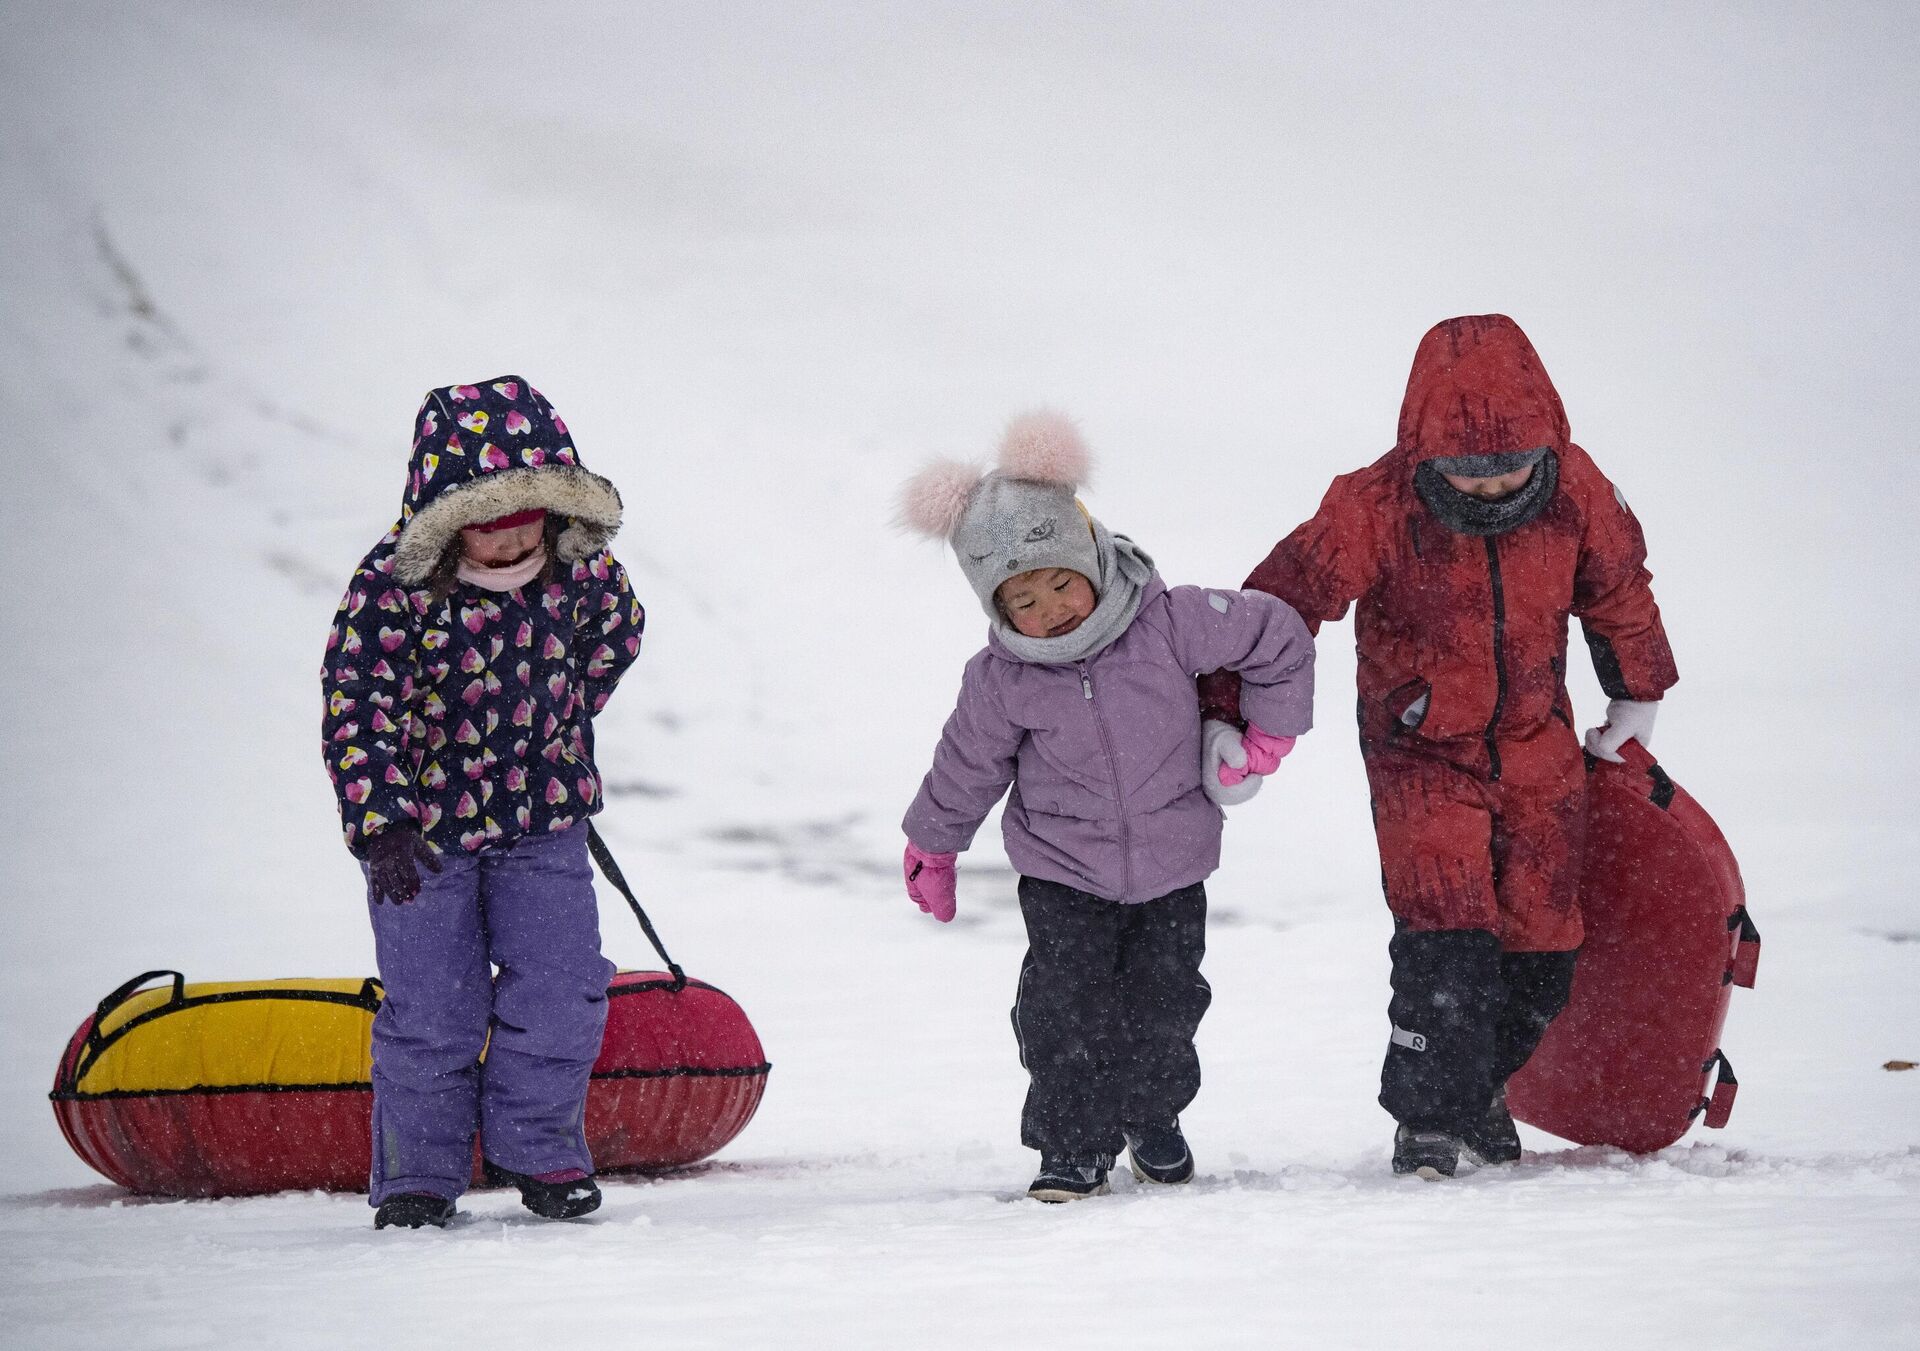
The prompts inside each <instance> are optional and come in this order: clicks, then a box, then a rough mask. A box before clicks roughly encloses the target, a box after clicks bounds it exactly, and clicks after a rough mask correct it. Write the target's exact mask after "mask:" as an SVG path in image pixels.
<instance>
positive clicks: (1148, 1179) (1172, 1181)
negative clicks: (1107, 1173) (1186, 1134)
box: [1127, 1154, 1193, 1187]
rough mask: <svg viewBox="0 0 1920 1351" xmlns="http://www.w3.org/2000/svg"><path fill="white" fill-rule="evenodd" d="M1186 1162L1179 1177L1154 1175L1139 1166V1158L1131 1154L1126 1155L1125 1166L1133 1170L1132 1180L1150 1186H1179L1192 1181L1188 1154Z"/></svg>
mask: <svg viewBox="0 0 1920 1351" xmlns="http://www.w3.org/2000/svg"><path fill="white" fill-rule="evenodd" d="M1186 1162H1187V1171H1186V1172H1184V1173H1182V1174H1181V1175H1180V1176H1179V1177H1155V1176H1154V1175H1153V1174H1151V1173H1149V1172H1148V1171H1147V1170H1146V1169H1144V1168H1142V1167H1141V1166H1140V1160H1138V1159H1136V1158H1134V1157H1133V1156H1132V1155H1131V1154H1129V1155H1128V1156H1127V1167H1129V1168H1131V1169H1132V1170H1133V1177H1134V1180H1135V1181H1136V1182H1144V1183H1146V1184H1147V1185H1148V1186H1150V1187H1181V1186H1185V1185H1186V1184H1187V1183H1189V1182H1191V1181H1193V1159H1192V1157H1191V1156H1189V1157H1188V1158H1187V1161H1186Z"/></svg>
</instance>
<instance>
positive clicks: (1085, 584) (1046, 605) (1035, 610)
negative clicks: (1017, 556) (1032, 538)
mask: <svg viewBox="0 0 1920 1351" xmlns="http://www.w3.org/2000/svg"><path fill="white" fill-rule="evenodd" d="M993 598H994V599H995V600H996V601H998V602H999V603H1000V611H1001V613H1002V614H1004V615H1006V617H1007V622H1008V623H1009V624H1011V625H1013V627H1014V628H1015V629H1016V630H1017V631H1019V632H1020V633H1023V634H1025V635H1026V636H1027V637H1029V638H1058V637H1061V636H1062V635H1063V634H1068V633H1072V632H1073V631H1074V630H1075V629H1077V628H1079V627H1080V622H1081V621H1082V620H1084V619H1085V618H1086V617H1087V616H1088V615H1090V614H1092V613H1093V607H1094V604H1095V602H1096V600H1097V597H1095V595H1094V594H1093V583H1092V582H1090V581H1088V580H1087V579H1086V578H1085V577H1082V576H1081V575H1080V574H1079V573H1077V572H1073V571H1070V570H1069V569H1067V568H1038V569H1035V570H1034V571H1032V572H1022V573H1019V574H1018V575H1016V576H1013V577H1009V578H1007V580H1006V581H1004V582H1002V583H1000V588H999V590H997V591H995V592H994V593H993Z"/></svg>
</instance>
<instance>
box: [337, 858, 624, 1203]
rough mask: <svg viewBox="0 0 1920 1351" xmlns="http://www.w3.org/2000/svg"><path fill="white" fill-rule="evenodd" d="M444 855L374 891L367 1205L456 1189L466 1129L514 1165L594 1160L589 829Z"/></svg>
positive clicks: (600, 1001)
mask: <svg viewBox="0 0 1920 1351" xmlns="http://www.w3.org/2000/svg"><path fill="white" fill-rule="evenodd" d="M441 862H442V865H443V870H442V871H441V872H439V873H438V874H435V873H430V872H427V871H425V870H424V869H423V870H422V871H421V878H420V880H421V884H422V885H421V887H420V894H419V896H417V897H415V898H414V899H413V900H412V901H409V902H408V903H407V904H405V905H395V904H393V903H392V902H390V901H381V902H374V901H372V900H371V894H369V902H368V908H369V911H370V912H371V914H372V916H373V942H374V952H375V955H376V957H377V959H378V961H379V965H380V981H381V983H382V984H383V985H385V986H386V990H387V997H386V1002H384V1003H383V1004H381V1006H380V1012H379V1014H378V1015H377V1016H376V1017H375V1018H374V1020H373V1177H372V1180H371V1184H370V1187H369V1191H370V1196H369V1200H370V1201H371V1202H372V1203H373V1204H374V1205H376V1206H377V1205H379V1204H380V1203H381V1202H382V1201H384V1200H386V1199H387V1197H389V1196H393V1195H396V1194H398V1193H400V1192H429V1193H431V1194H433V1195H435V1196H444V1197H446V1198H447V1199H448V1200H453V1199H454V1198H456V1197H458V1196H459V1195H460V1193H462V1192H463V1191H465V1190H466V1189H467V1183H468V1181H469V1179H470V1178H471V1176H472V1172H473V1133H474V1130H475V1129H476V1128H478V1129H479V1131H480V1133H481V1137H482V1140H483V1141H484V1145H485V1150H486V1155H487V1158H489V1159H490V1160H492V1161H493V1162H494V1163H497V1164H499V1165H500V1166H501V1167H502V1168H507V1169H510V1170H512V1171H513V1172H516V1173H546V1172H552V1171H555V1170H558V1169H562V1168H582V1169H585V1170H587V1171H588V1172H591V1171H592V1170H593V1160H592V1158H591V1157H590V1156H589V1155H588V1153H587V1140H586V1133H585V1125H584V1119H585V1116H586V1109H587V1075H588V1072H589V1071H590V1070H591V1069H592V1068H593V1062H594V1059H595V1057H596V1056H598V1055H599V1054H600V1038H601V1034H602V1032H603V1031H604V1030H605V1028H606V1021H607V982H608V981H609V980H611V979H612V978H613V973H614V969H615V968H614V965H613V963H612V962H609V961H608V960H607V959H606V958H604V957H602V956H601V955H600V923H599V913H598V911H597V910H596V908H595V906H594V899H593V879H592V873H591V870H590V868H589V865H588V863H587V827H586V824H585V823H584V822H582V823H581V824H580V825H577V826H574V827H573V828H572V829H571V830H566V831H562V832H560V833H558V834H553V835H537V836H522V837H521V838H520V839H518V840H515V841H514V842H513V843H512V844H510V845H506V846H504V847H501V848H489V849H484V850H482V851H481V852H480V853H478V854H473V855H458V856H456V855H454V854H451V853H448V854H442V855H441ZM496 966H497V967H498V968H499V975H498V976H496V975H494V973H493V969H492V968H493V967H496ZM489 1030H491V1033H492V1037H491V1040H489V1037H488V1033H489ZM482 1048H485V1050H486V1057H487V1058H486V1061H485V1063H484V1064H483V1063H481V1060H480V1053H481V1050H482Z"/></svg>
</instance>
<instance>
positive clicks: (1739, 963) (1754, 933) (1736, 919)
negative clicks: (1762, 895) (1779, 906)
mask: <svg viewBox="0 0 1920 1351" xmlns="http://www.w3.org/2000/svg"><path fill="white" fill-rule="evenodd" d="M1727 931H1728V932H1729V933H1738V934H1739V935H1740V940H1739V942H1737V943H1736V944H1734V948H1733V962H1732V964H1731V965H1729V966H1728V967H1727V980H1728V981H1730V982H1732V983H1733V984H1735V985H1738V986H1739V987H1740V988H1741V989H1743V990H1751V989H1752V988H1753V979H1754V976H1755V975H1757V974H1758V973H1759V970H1760V930H1759V929H1757V928H1755V927H1754V923H1753V916H1751V915H1749V914H1748V913H1747V907H1746V906H1744V905H1743V906H1741V907H1740V908H1739V909H1738V910H1736V911H1734V912H1733V913H1732V914H1731V915H1728V916H1727Z"/></svg>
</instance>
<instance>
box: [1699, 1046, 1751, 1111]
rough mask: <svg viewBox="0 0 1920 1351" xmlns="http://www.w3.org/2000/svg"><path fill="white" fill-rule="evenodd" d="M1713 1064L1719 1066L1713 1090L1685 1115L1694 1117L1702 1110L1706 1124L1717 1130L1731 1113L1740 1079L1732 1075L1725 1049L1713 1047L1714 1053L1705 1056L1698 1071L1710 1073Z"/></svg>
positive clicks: (1730, 1064)
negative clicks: (1718, 1074) (1718, 1073)
mask: <svg viewBox="0 0 1920 1351" xmlns="http://www.w3.org/2000/svg"><path fill="white" fill-rule="evenodd" d="M1715 1065H1718V1066H1719V1067H1720V1077H1719V1078H1718V1080H1716V1081H1715V1083H1714V1085H1713V1091H1712V1092H1711V1093H1709V1094H1708V1095H1707V1096H1706V1097H1704V1098H1702V1099H1700V1101H1699V1102H1698V1103H1696V1104H1695V1105H1694V1108H1693V1110H1692V1111H1691V1112H1689V1113H1687V1115H1688V1116H1690V1117H1694V1116H1699V1115H1700V1114H1701V1113H1702V1112H1704V1113H1706V1124H1707V1125H1708V1126H1709V1127H1711V1128H1712V1129H1714V1130H1719V1129H1720V1128H1721V1127H1722V1126H1724V1125H1726V1124H1727V1119H1728V1118H1729V1117H1731V1116H1732V1115H1733V1100H1734V1098H1735V1097H1736V1096H1738V1094H1739V1092H1740V1081H1739V1080H1738V1079H1736V1078H1735V1077H1734V1074H1733V1062H1732V1061H1731V1060H1728V1059H1727V1053H1726V1052H1725V1051H1722V1050H1720V1049H1718V1048H1715V1050H1714V1053H1713V1054H1712V1055H1710V1056H1708V1057H1707V1058H1706V1061H1705V1063H1703V1064H1702V1065H1701V1066H1700V1072H1701V1073H1702V1074H1711V1073H1713V1067H1714V1066H1715Z"/></svg>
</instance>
